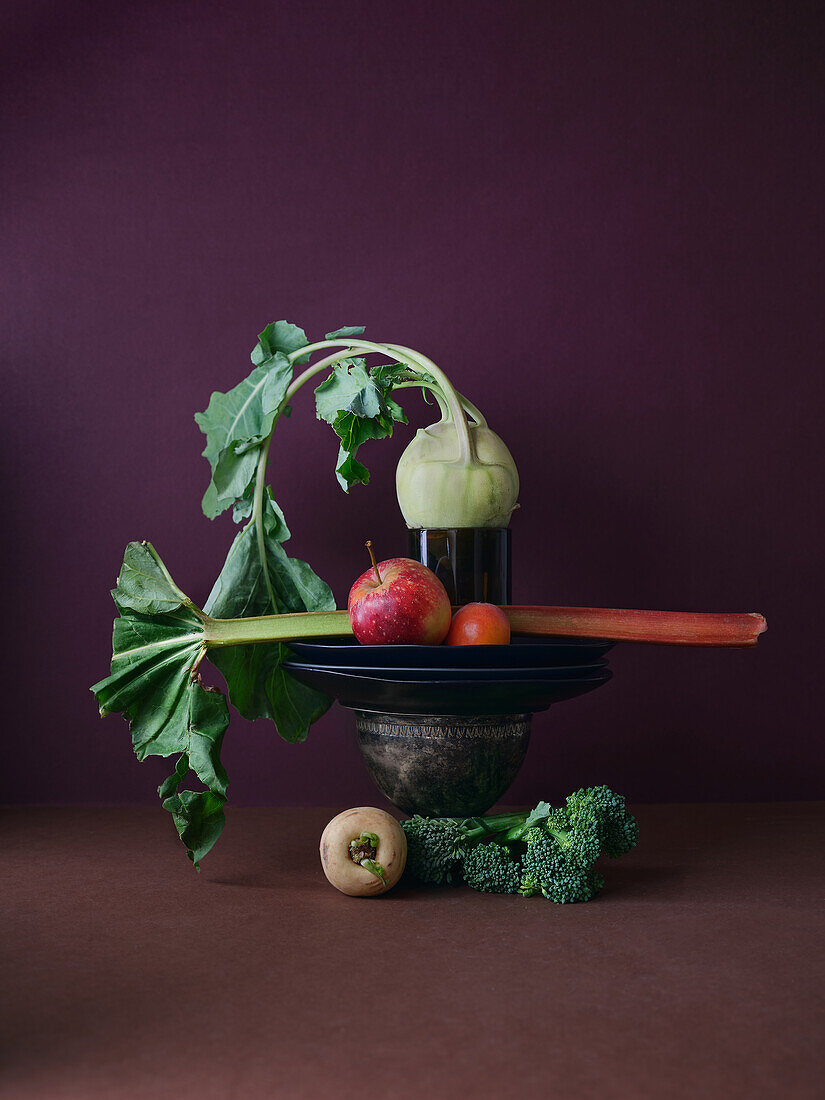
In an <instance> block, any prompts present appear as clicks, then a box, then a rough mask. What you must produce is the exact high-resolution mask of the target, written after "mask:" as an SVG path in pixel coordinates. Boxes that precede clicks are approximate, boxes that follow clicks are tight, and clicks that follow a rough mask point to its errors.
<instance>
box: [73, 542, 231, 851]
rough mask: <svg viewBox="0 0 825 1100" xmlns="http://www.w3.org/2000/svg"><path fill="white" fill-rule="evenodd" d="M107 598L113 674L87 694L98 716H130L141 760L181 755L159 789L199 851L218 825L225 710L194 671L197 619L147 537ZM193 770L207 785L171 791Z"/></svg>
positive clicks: (200, 637)
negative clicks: (111, 610) (111, 606)
mask: <svg viewBox="0 0 825 1100" xmlns="http://www.w3.org/2000/svg"><path fill="white" fill-rule="evenodd" d="M112 597H113V599H114V601H115V605H116V607H117V609H118V611H119V613H120V614H119V616H118V618H117V619H115V623H114V630H113V634H112V650H113V652H112V666H111V672H110V675H109V676H107V677H106V679H104V680H101V681H100V682H99V683H97V684H95V685H94V687H93V688H92V692H93V693H94V695H95V698H96V699H97V702H98V705H99V706H100V713H101V714H102V715H106V714H111V713H114V712H119V713H121V714H123V716H124V717H125V718H126V719H127V721H128V723H129V726H130V729H131V734H132V744H133V746H134V750H135V754H136V755H137V758H138V760H145V759H146V757H147V756H172V755H173V754H176V753H177V754H179V759H178V762H177V765H176V767H175V773H174V776H173V777H172V778H173V779H174V783H172V784H171V785H170V782H171V781H170V780H167V782H166V783H165V784H163V785H162V787H161V794H162V797H163V798H164V799H165V800H168V799H170V798H172V797H174V798H176V799H178V801H180V807H181V808H179V809H178V810H177V813H178V817H176V824H178V831H179V833H181V835H183V834H182V832H181V826H180V824H179V817H180V815H181V814H184V813H188V814H189V815H190V816H189V820H188V823H187V825H186V837H185V842H186V844H187V847H188V848H189V850H190V854H191V853H192V852H200V853H201V854H204V852H205V851H208V849H209V847H211V845H212V844H213V843H214V841H215V839H216V838H217V835H218V832H219V831H220V830H219V829H218V830H217V832H216V831H215V830H216V826H217V811H215V809H214V805H215V802H216V800H218V801H220V803H221V805H222V804H223V801H224V800H225V798H226V788H227V782H228V780H227V775H226V771H225V769H224V767H223V765H222V764H221V761H220V749H221V743H222V741H223V736H224V733H225V731H226V728H227V726H228V725H229V709H228V707H227V705H226V698H225V697H224V695H223V694H222V693H221V692H220V691H218V690H217V689H215V688H205V687H204V686H203V685H202V684H201V682H200V679H199V677H198V676H197V668H198V665H199V663H200V661H201V659H202V658H203V655H204V652H205V643H204V624H203V621H202V618H201V616H200V615H199V613H198V612H197V609H196V608H194V605H193V604H192V603H191V601H190V600H189V599H188V598H187V597H186V596H185V595H184V594H183V593H182V592H181V591H180V589H178V588H177V586H176V585H175V584H174V582H173V581H172V578H171V577H170V576H169V574H168V572H167V570H166V568H165V566H164V565H163V563H162V562H161V561H160V558H158V556H157V554H156V553H155V552H154V550H153V549H152V547H151V546H149V545H148V544H145V543H144V544H141V543H130V544H129V546H127V548H126V553H125V554H124V562H123V568H122V569H121V572H120V578H119V581H118V586H117V588H115V589H114V590H113V592H112ZM170 604H171V605H172V607H171V608H170V606H169V605H170ZM190 769H191V770H192V771H193V772H194V773H195V775H196V776H197V778H198V779H199V780H200V781H201V783H203V784H204V785H205V786H206V787H207V790H206V791H200V792H192V791H184V792H183V793H182V794H181V795H180V796H178V795H177V794H176V793H174V792H176V790H177V787H178V785H179V783H180V782H182V781H183V779H184V778H185V776H186V775H187V773H188V772H189V770H190ZM181 800H182V801H181ZM175 806H176V807H177V803H175ZM167 808H168V809H170V808H171V806H168V807H167ZM222 814H223V811H221V820H222ZM193 858H195V860H196V861H197V856H195V857H193Z"/></svg>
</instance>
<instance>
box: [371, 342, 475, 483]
mask: <svg viewBox="0 0 825 1100" xmlns="http://www.w3.org/2000/svg"><path fill="white" fill-rule="evenodd" d="M386 347H387V349H388V350H389V351H390V352H391V353H398V354H401V355H402V356H403V357H404V358H403V359H402V360H401V361H402V362H409V360H412V363H413V370H415V367H416V366H417V367H418V368H419V371H421V372H422V373H424V374H430V375H432V377H433V378H434V379H435V380H436V382H437V383H438V384H439V386H440V387H441V389H442V392H443V393H444V397H445V399H446V401H447V405H448V406H449V408H450V412H451V413H452V418H453V423H454V425H455V430H456V433H457V435H458V462H459V464H460V465H462V466H469V465H471V464H472V463H474V462H475V461H476V453H475V446H474V444H473V438H472V436H471V435H470V427H469V425H468V423H467V417H466V416H465V415H464V409H463V408H462V407H461V400H460V398H459V395H458V393H457V392H456V390H455V388H454V386H453V384H452V382H451V381H450V379H449V378H448V377H447V375H446V374H445V373H444V371H443V370H442V369H441V367H438V366H436V365H435V363H434V362H433V361H432V359H428V358H427V356H426V355H422V354H421V352H420V351H413V349H412V348H405V347H403V345H401V344H387V345H386Z"/></svg>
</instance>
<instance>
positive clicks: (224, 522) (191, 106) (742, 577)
mask: <svg viewBox="0 0 825 1100" xmlns="http://www.w3.org/2000/svg"><path fill="white" fill-rule="evenodd" d="M15 6H16V8H17V11H16V12H15V11H14V10H13V9H14V7H15ZM819 7H820V6H819V5H818V4H814V3H811V4H795V5H794V4H787V3H779V2H777V3H760V2H747V3H745V2H743V3H721V4H720V3H708V4H703V3H689V4H685V3H662V2H659V0H651V2H649V3H641V2H639V3H625V4H613V3H605V2H603V3H596V4H587V3H576V4H572V3H571V4H549V3H543V2H542V3H532V2H522V3H513V2H510V3H508V2H478V0H474V2H469V0H466V2H465V0H462V2H459V3H450V4H443V3H414V2H413V3H409V4H402V5H391V4H389V5H388V4H386V3H358V2H356V3H349V4H336V3H320V4H306V5H299V4H297V3H273V2H271V0H267V2H256V0H239V2H236V3H235V4H233V5H229V4H215V3H204V2H197V3H194V2H193V3H146V2H141V0H136V2H135V3H132V4H129V5H114V4H111V3H103V2H100V0H98V2H96V3H84V4H71V3H65V2H64V3H60V4H55V3H48V2H40V3H32V2H31V0H27V2H26V3H22V2H21V3H18V4H17V5H5V6H4V8H5V11H6V12H7V13H8V12H11V14H7V15H6V17H5V19H4V25H3V28H2V34H1V35H0V50H1V51H2V55H3V56H2V79H3V83H4V92H3V102H4V108H3V121H2V127H3V158H4V162H5V163H4V170H3V181H2V188H3V200H2V241H3V248H4V250H5V252H6V258H5V260H4V266H3V271H4V279H5V281H6V284H7V285H6V292H5V303H6V304H5V306H4V308H3V314H4V317H3V322H2V324H3V329H4V351H3V360H4V367H3V371H4V380H3V402H2V418H3V424H2V434H1V435H0V445H2V450H3V461H4V466H3V470H4V487H5V508H4V516H5V520H4V528H5V530H4V537H3V540H2V554H3V559H4V560H3V573H2V576H3V611H4V620H5V626H6V628H7V630H6V656H5V662H4V673H5V675H4V707H3V710H4V723H3V724H4V727H5V730H4V740H5V745H4V748H3V762H2V769H0V774H1V775H2V783H3V788H4V790H3V793H4V795H5V796H6V797H7V798H8V799H10V800H39V801H105V802H112V801H120V800H124V801H129V800H131V801H137V800H148V799H153V798H154V789H155V784H156V783H157V782H158V778H159V776H160V775H162V774H164V770H165V766H164V765H163V764H159V765H156V764H155V763H150V764H146V765H144V766H143V767H142V768H141V767H138V765H137V763H136V762H135V761H134V759H133V757H132V755H131V748H130V744H129V738H128V733H127V729H126V726H125V724H124V723H123V722H122V720H121V719H120V718H117V717H113V718H109V719H107V720H106V721H105V722H101V721H100V720H99V719H98V718H97V713H96V709H95V706H94V702H93V700H92V697H91V696H90V695H89V693H88V690H87V688H88V685H89V684H91V683H92V682H93V681H95V680H97V679H99V678H100V677H101V676H103V675H104V674H105V672H106V670H107V667H108V658H109V653H110V646H109V641H110V630H111V618H112V606H111V603H110V601H109V597H108V594H107V591H108V588H109V587H110V586H111V584H112V582H113V581H114V578H115V575H116V573H117V570H118V565H119V561H120V557H121V553H122V550H123V547H124V545H125V544H126V542H127V541H128V540H130V539H134V538H143V537H151V539H152V541H153V542H154V543H155V545H156V546H157V547H158V549H159V550H160V552H161V553H162V554H163V556H164V558H165V560H166V561H167V563H168V564H169V566H170V568H171V569H172V571H173V573H174V575H175V577H176V578H177V579H178V580H179V582H180V583H181V585H182V586H183V587H184V588H185V589H186V590H187V591H188V592H189V593H190V594H191V595H192V596H193V598H195V599H203V598H204V597H205V596H206V594H207V592H208V590H209V587H210V585H211V582H212V579H213V578H214V576H215V575H216V573H217V571H218V569H219V567H220V565H221V562H222V560H223V556H224V554H225V552H226V549H227V547H228V545H229V542H230V539H231V537H232V529H231V527H232V525H231V521H230V520H229V519H228V518H227V517H223V519H221V520H218V521H216V522H215V523H210V522H209V521H208V520H206V519H205V518H204V517H203V516H202V515H201V512H200V505H199V501H200V495H201V492H202V490H203V488H204V487H205V484H206V474H207V467H206V464H205V462H204V460H203V459H201V458H200V457H199V452H200V450H201V449H202V440H201V436H200V433H199V432H198V430H197V429H196V427H195V424H194V422H193V420H192V414H193V413H194V411H195V410H196V409H201V408H203V407H204V406H205V405H206V403H207V401H208V399H209V395H210V393H211V391H212V390H213V389H227V388H229V387H230V386H231V385H233V384H234V383H235V382H236V381H237V380H239V379H240V378H241V377H242V376H243V375H244V374H245V373H246V372H247V370H248V369H249V363H248V353H249V349H250V347H251V346H252V344H253V343H254V341H255V336H256V333H257V332H258V331H259V330H260V328H261V327H262V326H263V325H264V324H265V323H266V322H267V321H269V320H273V319H277V318H281V317H286V318H288V319H291V320H294V321H296V322H298V323H300V324H302V325H303V326H304V327H306V329H307V330H308V331H309V333H310V334H311V335H313V336H318V335H320V334H322V333H323V332H325V331H327V330H328V329H330V328H333V327H336V326H339V325H342V324H354V323H366V324H367V325H368V330H367V331H368V335H370V336H372V337H373V338H376V339H384V340H391V341H396V342H401V343H405V344H411V345H412V346H414V347H418V348H420V349H421V350H423V351H424V352H426V353H427V354H429V355H431V356H432V357H433V358H435V359H436V361H438V362H439V363H440V364H441V365H442V366H443V367H444V368H445V369H446V370H447V371H448V373H449V374H450V375H451V377H452V378H453V379H454V381H455V383H456V384H457V385H458V386H459V387H460V388H461V389H462V390H464V391H465V392H466V393H467V394H469V395H470V396H471V397H472V398H473V399H474V400H475V401H477V403H478V404H479V405H480V406H481V407H482V408H483V410H484V411H485V412H486V413H487V414H488V418H489V420H490V422H491V424H492V426H493V427H495V428H496V429H497V430H498V431H499V433H500V434H501V435H502V436H503V437H504V438H505V439H506V440H507V441H508V442H509V444H510V445H511V448H512V451H513V453H514V454H515V456H516V459H517V462H518V465H519V469H520V472H521V477H522V484H523V491H522V497H521V502H522V508H521V510H520V512H519V513H518V514H517V515H516V517H515V519H514V521H513V534H514V544H515V562H516V572H515V583H514V588H515V592H514V595H515V598H516V600H517V601H521V602H536V603H538V602H553V603H574V604H575V603H589V604H596V605H599V604H604V605H612V606H631V607H633V606H641V607H658V608H686V609H705V610H714V609H715V610H761V611H763V612H764V613H765V614H766V615H767V616H768V619H769V623H770V631H769V633H768V634H767V635H766V636H765V638H764V639H763V641H762V642H761V643H760V646H759V648H758V649H757V650H755V651H752V652H740V651H734V652H721V651H717V652H714V651H710V652H700V651H687V650H676V649H674V650H668V649H655V648H643V647H631V646H623V647H619V648H618V649H617V650H616V651H615V656H614V659H613V667H614V669H615V678H614V680H613V682H612V684H610V685H609V686H608V687H607V688H604V689H603V690H602V691H600V692H597V693H595V694H594V695H593V696H591V697H588V698H586V699H582V700H579V701H576V702H573V703H567V704H563V705H561V706H559V707H558V708H556V709H553V710H551V711H549V712H548V713H547V714H544V715H541V716H539V717H538V718H537V719H536V723H535V734H534V742H533V745H532V747H531V750H530V756H529V758H528V763H527V765H526V766H525V769H524V773H523V774H522V775H521V776H520V778H519V780H518V782H517V784H516V786H515V787H514V788H513V790H512V797H513V798H514V799H519V800H524V801H529V800H530V799H534V798H535V797H538V796H539V795H542V796H544V795H547V794H555V793H562V789H563V788H569V787H571V786H573V785H577V784H579V783H580V782H588V781H596V782H602V781H603V782H608V783H611V784H612V785H614V786H616V787H618V788H619V789H621V790H624V791H626V792H627V793H628V794H629V795H631V796H632V797H633V798H635V799H650V800H667V799H705V798H707V799H720V798H722V799H724V798H729V799H741V798H744V799H758V798H793V797H796V796H799V797H815V796H817V795H821V794H822V785H821V779H820V777H821V768H822V764H823V756H825V750H823V747H822V740H821V737H820V733H819V730H820V727H821V702H822V690H821V686H820V685H821V673H820V671H819V668H818V659H819V658H818V646H819V640H820V639H819V633H820V631H819V628H818V623H817V606H818V604H819V597H820V596H821V583H820V574H821V561H822V550H823V538H822V535H823V518H822V511H821V497H820V492H821V488H820V485H821V443H820V432H821V416H822V414H821V398H822V396H823V394H822V390H823V383H822V374H821V363H822V356H821V352H822V341H821V330H820V331H817V329H816V328H815V324H814V322H815V320H818V316H817V314H818V312H819V311H820V310H821V302H820V300H819V296H820V295H821V287H822V284H821V274H822V273H821V269H820V267H819V257H820V255H821V252H822V237H821V230H822V194H823V182H825V181H823V172H822V165H821V163H817V162H816V161H815V159H814V150H815V149H816V147H817V145H818V144H820V145H821V134H822V130H821V125H822V98H823V96H822V80H821V77H822V70H821V58H822V36H821V25H820V19H819V17H818V16H817V14H816V13H817V11H818V9H819ZM408 405H409V411H410V413H411V416H412V419H413V421H414V422H416V423H426V422H427V420H428V412H429V410H428V409H427V408H426V407H424V406H423V404H422V403H421V402H420V400H419V399H418V398H414V399H410V401H409V402H408ZM408 437H409V433H408V432H405V431H401V432H399V433H398V437H397V438H396V439H394V440H392V441H391V442H389V443H384V444H372V445H370V446H369V447H368V448H366V449H365V458H366V461H367V463H368V465H370V467H371V468H372V471H373V480H372V483H371V485H370V486H369V487H368V488H366V489H363V490H360V491H358V490H354V491H353V492H352V494H351V495H350V497H349V498H347V497H346V496H344V494H343V493H341V491H340V490H339V489H338V487H337V484H336V482H335V479H334V476H333V461H334V457H335V451H336V446H335V441H334V439H333V437H332V434H331V432H330V431H329V429H327V428H326V427H325V426H323V425H320V424H317V423H316V422H315V421H314V417H313V413H312V409H311V405H310V401H309V400H308V399H307V398H305V397H304V396H303V395H302V397H301V399H300V400H299V402H298V404H297V405H296V409H295V415H294V417H293V419H292V421H291V422H290V423H288V424H287V425H285V426H284V428H283V430H282V431H280V432H279V434H278V437H277V440H276V443H275V446H274V447H273V482H274V484H275V486H276V489H277V495H278V498H279V500H280V502H281V503H282V505H283V506H284V508H285V510H286V513H287V517H288V519H289V521H290V525H291V527H292V529H293V532H294V538H293V542H292V544H291V545H292V552H293V553H297V554H299V555H300V556H303V557H307V558H308V559H309V560H310V561H311V562H312V563H313V565H314V566H315V567H316V568H317V570H318V571H319V572H320V573H321V575H322V576H325V577H326V578H327V579H329V580H330V582H331V583H332V584H333V587H334V589H335V592H336V595H337V597H338V599H339V602H343V601H344V600H345V598H346V594H347V591H348V588H349V584H350V583H351V581H352V580H353V579H354V577H355V576H356V575H357V574H358V573H360V572H361V571H362V569H363V568H364V564H365V562H364V552H363V541H364V538H365V537H367V536H371V537H372V538H373V540H374V541H375V542H376V543H377V545H378V548H379V550H380V552H381V553H382V554H383V555H384V556H389V555H390V554H392V553H395V552H399V551H402V550H403V546H404V540H403V525H402V521H401V517H400V514H399V513H398V511H397V507H396V504H395V500H394V491H393V470H394V465H395V461H396V459H397V457H398V455H399V454H400V451H401V450H402V448H403V446H404V444H405V442H406V439H407V438H408ZM225 760H226V764H227V767H228V769H229V773H230V778H231V781H232V783H231V789H230V794H231V796H232V800H233V801H234V802H236V803H249V802H284V803H287V802H292V803H308V802H319V803H328V804H340V805H349V804H353V803H357V802H359V801H363V800H368V801H369V800H371V799H373V798H374V792H373V788H372V787H371V784H370V782H369V780H368V779H367V777H366V773H365V771H364V769H363V767H362V765H361V762H360V758H359V757H358V754H357V750H356V748H355V745H354V738H353V733H352V721H351V718H350V717H349V715H348V714H347V713H346V712H343V711H341V710H339V709H338V708H335V709H334V710H333V711H332V712H331V713H330V714H329V715H327V716H326V718H325V719H324V720H323V721H321V722H320V723H319V724H318V725H317V726H316V727H315V728H314V729H313V730H312V732H311V734H310V739H309V741H308V742H307V743H306V744H305V745H302V746H289V745H285V744H283V743H281V742H279V740H278V738H277V737H276V735H275V734H274V731H273V730H272V728H271V727H269V726H267V725H266V724H263V723H258V724H256V725H254V726H253V725H250V724H248V723H245V722H243V721H242V720H241V719H233V724H232V726H231V729H230V732H229V734H228V736H227V739H226V747H225Z"/></svg>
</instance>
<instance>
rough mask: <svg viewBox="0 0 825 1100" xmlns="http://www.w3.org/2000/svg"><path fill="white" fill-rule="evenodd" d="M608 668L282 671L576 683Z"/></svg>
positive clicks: (308, 667) (288, 664)
mask: <svg viewBox="0 0 825 1100" xmlns="http://www.w3.org/2000/svg"><path fill="white" fill-rule="evenodd" d="M606 664H607V658H606V657H600V658H599V659H598V660H597V661H590V662H589V663H588V664H584V665H547V666H542V667H541V668H532V667H531V668H427V669H422V668H397V667H396V668H391V669H387V668H377V667H370V666H364V665H351V666H347V665H331V664H329V665H328V664H320V663H317V664H316V663H312V662H309V661H294V660H293V661H284V667H285V668H288V669H289V670H290V672H294V671H295V670H297V669H303V670H305V671H307V672H314V671H318V672H345V673H347V674H349V675H350V676H372V677H375V678H376V679H379V680H380V679H384V678H385V677H387V676H391V677H392V678H393V679H394V680H417V681H420V680H422V679H423V678H424V677H425V676H426V678H427V680H432V681H442V682H443V681H448V680H465V681H466V680H489V679H490V678H492V679H494V680H525V679H530V680H565V679H574V678H575V679H578V677H579V676H587V675H591V674H593V673H596V672H598V671H599V670H600V669H602V668H604V666H605V665H606Z"/></svg>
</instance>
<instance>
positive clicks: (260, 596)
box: [204, 493, 335, 741]
mask: <svg viewBox="0 0 825 1100" xmlns="http://www.w3.org/2000/svg"><path fill="white" fill-rule="evenodd" d="M262 515H263V527H264V549H265V557H266V571H267V573H268V576H269V583H270V586H271V588H272V594H273V595H274V597H275V602H276V604H277V607H273V604H272V600H271V599H270V595H269V589H268V587H267V579H266V578H267V573H265V572H264V565H263V563H262V562H261V558H260V553H259V548H258V537H257V529H256V526H255V524H254V523H250V524H249V525H248V526H247V527H245V528H244V529H243V530H242V531H239V532H238V534H237V535H236V536H235V541H234V542H233V543H232V546H231V547H230V550H229V554H228V555H227V558H226V562H225V563H224V567H223V569H222V570H221V574H220V576H219V577H218V579H217V581H216V582H215V585H214V587H213V589H212V592H211V593H210V595H209V599H208V600H207V601H206V604H205V607H204V610H205V611H206V613H207V614H208V615H212V616H213V617H214V618H217V619H235V618H248V617H249V616H251V615H266V614H272V613H273V612H274V611H277V612H281V613H285V612H298V611H332V610H334V608H335V599H334V597H333V595H332V592H331V591H330V588H329V586H328V585H327V584H325V582H324V581H322V580H321V578H320V577H318V576H317V575H316V574H315V573H314V572H313V570H312V569H311V568H310V566H309V565H307V563H306V562H304V561H301V560H300V559H298V558H290V557H288V556H287V554H286V551H285V550H284V548H283V546H282V545H281V544H282V543H283V542H285V541H286V539H288V538H289V529H288V528H287V526H286V522H285V521H284V517H283V513H282V512H281V510H280V508H279V507H278V505H277V504H276V503H275V501H274V500H273V499H272V496H271V494H269V493H268V494H267V496H266V497H265V499H264V506H263V514H262ZM287 654H288V650H287V647H286V646H285V645H283V644H279V643H260V644H256V645H243V646H228V647H226V648H215V649H212V650H210V652H209V660H210V661H211V662H212V663H213V664H214V665H215V666H216V667H217V668H218V669H219V670H220V671H221V672H222V673H223V676H224V678H225V680H226V685H227V689H228V691H229V698H230V701H231V702H232V705H233V706H234V707H235V708H236V709H237V710H239V711H240V713H241V714H242V715H243V716H244V717H245V718H250V719H254V718H269V719H271V720H272V721H273V722H274V723H275V725H276V726H277V728H278V733H279V734H280V736H281V737H283V738H284V739H285V740H287V741H303V740H304V738H305V737H306V735H307V731H308V730H309V727H310V726H311V725H312V723H313V722H315V721H316V720H317V719H318V718H320V717H321V715H322V714H323V713H324V711H326V710H327V709H328V707H329V706H330V700H329V699H328V698H327V697H326V696H325V695H321V694H320V693H319V692H317V691H313V690H312V689H311V688H308V687H305V686H304V685H303V684H301V683H299V682H298V681H297V680H295V679H293V677H291V676H290V675H289V674H288V673H287V672H286V671H285V670H284V669H282V668H281V662H282V661H283V660H284V659H285V658H286V656H287Z"/></svg>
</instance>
